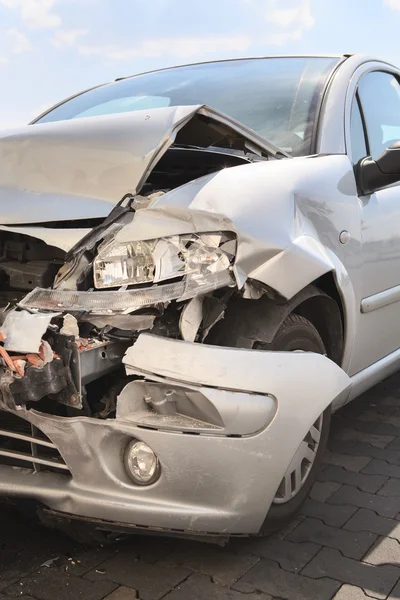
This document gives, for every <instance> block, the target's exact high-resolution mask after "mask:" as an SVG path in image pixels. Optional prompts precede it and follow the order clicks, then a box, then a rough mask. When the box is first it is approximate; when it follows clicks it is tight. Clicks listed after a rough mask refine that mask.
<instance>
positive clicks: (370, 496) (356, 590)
mask: <svg viewBox="0 0 400 600" xmlns="http://www.w3.org/2000/svg"><path fill="white" fill-rule="evenodd" d="M53 559H55V560H53ZM46 562H47V565H48V566H43V564H44V563H46ZM371 597H372V598H381V599H387V598H390V600H395V599H400V375H396V376H395V377H393V378H391V379H388V380H387V381H385V382H384V383H382V384H380V385H379V386H377V387H376V388H374V389H373V390H372V391H370V392H368V393H367V394H365V395H364V396H363V397H362V398H361V399H359V400H357V401H355V402H353V403H352V404H351V405H349V406H348V407H346V408H344V409H343V410H342V411H340V412H339V413H338V414H336V415H335V416H334V417H333V423H332V434H331V438H330V443H329V451H328V452H327V454H326V456H325V464H324V467H323V470H322V472H321V474H320V476H319V481H318V482H317V483H316V485H315V486H314V489H313V490H312V493H311V495H310V498H309V500H308V501H307V502H306V504H305V505H304V507H303V509H302V511H301V514H300V515H299V516H298V517H296V519H295V520H294V521H293V522H292V523H291V524H290V525H289V526H288V527H286V528H285V530H284V531H281V532H280V533H279V534H276V535H274V536H273V537H270V538H255V539H246V540H243V539H242V540H239V539H238V540H233V541H231V542H230V544H229V545H228V546H227V547H225V548H220V547H218V546H211V545H209V544H202V543H198V542H193V541H190V540H167V539H165V538H158V537H131V538H130V539H129V540H125V541H122V542H119V543H117V544H116V545H114V546H112V547H107V548H104V547H99V548H94V549H93V548H91V549H90V548H85V547H83V546H78V545H77V544H76V543H75V542H72V541H69V540H68V539H66V538H64V537H63V536H62V535H61V534H59V533H56V532H53V531H50V530H46V529H44V528H40V527H39V526H36V525H32V524H31V523H28V522H25V521H24V520H23V519H22V518H21V517H19V516H17V515H16V514H15V513H13V512H11V511H10V509H1V511H0V600H10V599H12V598H19V599H20V600H32V599H33V598H35V599H37V600H77V599H80V598H82V599H85V600H100V599H107V600H132V599H134V598H140V599H141V600H159V599H164V598H165V599H166V600H271V599H275V598H278V599H288V600H331V599H335V600H362V599H364V598H371Z"/></svg>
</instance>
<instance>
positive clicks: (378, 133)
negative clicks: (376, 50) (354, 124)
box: [358, 71, 400, 159]
mask: <svg viewBox="0 0 400 600" xmlns="http://www.w3.org/2000/svg"><path fill="white" fill-rule="evenodd" d="M358 94H359V98H360V101H361V107H362V111H363V115H364V120H365V125H366V129H367V136H368V141H369V150H370V154H371V156H372V158H374V159H376V158H378V156H379V155H380V154H382V152H383V151H384V150H386V148H388V147H389V146H390V145H391V144H393V142H396V141H398V140H400V85H399V83H398V81H397V79H396V78H395V77H394V76H393V75H390V73H384V72H383V71H375V72H373V73H368V74H367V75H365V76H364V77H363V78H362V79H361V81H360V84H359V86H358Z"/></svg>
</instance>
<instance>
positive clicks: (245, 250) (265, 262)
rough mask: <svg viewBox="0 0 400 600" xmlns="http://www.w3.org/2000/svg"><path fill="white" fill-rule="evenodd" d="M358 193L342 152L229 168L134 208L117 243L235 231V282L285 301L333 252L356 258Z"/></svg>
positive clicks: (323, 268) (321, 270)
mask: <svg viewBox="0 0 400 600" xmlns="http://www.w3.org/2000/svg"><path fill="white" fill-rule="evenodd" d="M338 181H340V182H341V187H340V188H338V187H337V182H338ZM321 196H322V197H325V198H326V199H327V202H326V203H324V202H321ZM356 198H357V195H356V190H355V184H354V176H353V175H352V173H351V165H350V163H349V160H348V158H347V157H346V156H330V157H316V158H303V159H301V158H299V159H294V160H277V161H267V162H261V163H256V164H250V165H243V166H238V167H231V168H230V169H223V170H222V171H219V172H217V173H213V174H212V175H208V176H205V177H202V178H200V179H197V180H196V181H193V182H190V183H188V184H186V185H183V186H181V187H179V188H177V189H175V190H171V191H170V192H168V193H166V194H164V195H163V196H162V197H160V198H157V199H156V200H154V201H153V203H152V204H151V205H150V207H149V208H146V209H141V210H138V211H137V212H136V214H135V217H134V219H133V220H132V221H131V223H129V224H128V225H126V226H125V227H123V228H122V229H121V230H120V231H119V232H118V233H117V235H116V240H117V241H121V242H125V241H131V240H144V239H154V238H157V237H166V236H170V235H177V234H185V233H193V232H205V231H221V230H225V231H233V232H234V233H235V234H236V236H237V239H238V248H237V256H236V261H235V275H236V278H237V281H238V285H239V287H240V286H241V284H243V283H244V282H245V281H246V279H247V278H252V279H255V280H258V281H260V282H262V283H264V284H266V285H268V286H269V287H271V288H273V289H274V290H276V291H277V292H279V293H280V294H281V295H282V296H284V297H285V298H291V297H293V296H294V295H295V294H296V293H298V292H299V291H300V290H301V289H303V288H304V287H305V286H306V285H308V284H309V283H312V282H313V281H314V280H316V279H317V278H318V277H320V276H322V275H324V274H325V273H327V272H329V271H335V269H336V265H335V261H334V260H332V256H331V253H333V254H334V255H335V257H336V260H337V261H339V262H341V261H344V262H347V257H348V256H350V254H351V253H353V255H355V256H357V254H356V252H357V251H358V254H359V255H360V252H359V250H360V236H361V234H360V231H359V230H360V219H359V207H358V205H357V202H356ZM328 201H329V209H328V207H327V203H328ZM344 203H346V207H345V208H344ZM345 228H346V229H348V230H349V231H352V232H353V238H354V239H352V241H351V242H350V244H349V246H348V247H347V248H344V247H343V246H342V245H341V244H340V242H339V234H340V232H341V231H342V229H345ZM360 260H361V258H360Z"/></svg>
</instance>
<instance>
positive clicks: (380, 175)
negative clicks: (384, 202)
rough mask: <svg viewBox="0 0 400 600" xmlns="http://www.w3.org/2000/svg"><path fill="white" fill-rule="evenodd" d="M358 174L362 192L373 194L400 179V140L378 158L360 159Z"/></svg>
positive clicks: (359, 186)
mask: <svg viewBox="0 0 400 600" xmlns="http://www.w3.org/2000/svg"><path fill="white" fill-rule="evenodd" d="M356 176H357V183H358V188H359V190H360V192H361V193H362V194H372V193H373V192H375V191H376V190H379V189H380V188H383V187H385V186H386V185H391V184H392V183H397V181H400V141H398V142H395V143H394V144H392V145H391V146H390V147H389V148H387V150H385V151H384V152H383V153H382V154H381V155H380V156H378V158H377V159H376V160H373V159H372V158H371V157H370V156H367V157H366V158H363V159H362V160H360V162H359V163H358V166H357V171H356Z"/></svg>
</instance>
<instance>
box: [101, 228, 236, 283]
mask: <svg viewBox="0 0 400 600" xmlns="http://www.w3.org/2000/svg"><path fill="white" fill-rule="evenodd" d="M235 252H236V238H235V237H234V236H233V234H230V233H227V234H225V233H201V234H186V235H174V236H171V237H165V238H159V239H155V240H146V241H136V242H123V243H118V242H117V241H115V240H113V241H111V242H105V243H103V244H101V245H100V247H99V249H98V255H97V256H96V258H95V260H94V263H93V274H94V284H95V287H96V288H97V289H104V288H115V287H120V286H124V285H138V284H142V283H159V282H161V281H167V280H168V279H175V278H176V277H181V276H184V275H190V277H191V278H192V279H194V280H197V281H198V282H199V283H201V280H202V279H204V278H207V277H208V276H209V275H215V274H217V273H220V272H222V271H226V270H228V269H229V267H230V266H231V264H232V262H233V259H234V256H235Z"/></svg>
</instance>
